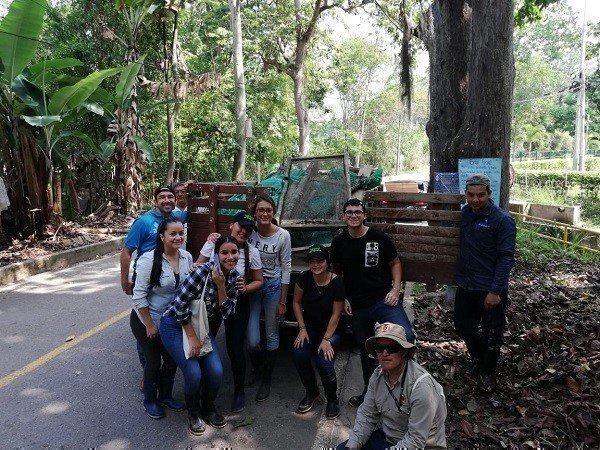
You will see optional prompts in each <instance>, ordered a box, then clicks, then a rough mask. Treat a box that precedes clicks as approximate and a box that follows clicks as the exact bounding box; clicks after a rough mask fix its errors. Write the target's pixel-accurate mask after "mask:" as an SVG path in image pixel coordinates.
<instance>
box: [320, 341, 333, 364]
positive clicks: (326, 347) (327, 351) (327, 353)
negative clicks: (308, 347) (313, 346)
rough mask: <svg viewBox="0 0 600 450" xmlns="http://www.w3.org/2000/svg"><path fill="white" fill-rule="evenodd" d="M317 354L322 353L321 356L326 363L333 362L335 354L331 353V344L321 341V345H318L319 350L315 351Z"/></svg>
mask: <svg viewBox="0 0 600 450" xmlns="http://www.w3.org/2000/svg"><path fill="white" fill-rule="evenodd" d="M319 352H323V356H324V357H325V360H326V361H333V357H334V356H335V352H334V351H333V346H332V345H331V342H329V341H327V340H325V339H323V340H322V341H321V345H319V348H318V349H317V353H319Z"/></svg>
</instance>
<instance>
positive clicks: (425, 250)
mask: <svg viewBox="0 0 600 450" xmlns="http://www.w3.org/2000/svg"><path fill="white" fill-rule="evenodd" d="M394 243H395V244H396V248H397V249H398V252H399V253H415V254H416V253H420V254H432V255H449V256H458V251H459V247H458V246H449V245H427V244H416V243H414V242H402V240H401V239H399V240H397V241H396V242H394Z"/></svg>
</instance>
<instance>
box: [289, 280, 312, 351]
mask: <svg viewBox="0 0 600 450" xmlns="http://www.w3.org/2000/svg"><path fill="white" fill-rule="evenodd" d="M303 295H304V290H303V289H302V288H301V287H300V286H298V283H296V286H295V287H294V303H293V305H294V316H296V322H298V336H297V337H296V340H295V341H294V347H296V348H300V347H302V345H304V341H306V342H310V340H309V339H308V332H307V331H306V324H305V323H304V315H303V314H302V296H303Z"/></svg>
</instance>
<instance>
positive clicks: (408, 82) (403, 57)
mask: <svg viewBox="0 0 600 450" xmlns="http://www.w3.org/2000/svg"><path fill="white" fill-rule="evenodd" d="M403 4H404V8H403V9H404V13H403V17H402V20H401V23H402V43H401V46H400V67H401V69H400V86H401V91H402V92H401V95H400V99H401V101H402V118H403V122H404V124H405V125H407V126H408V127H410V126H411V125H412V70H411V59H410V40H411V39H412V30H411V28H410V25H409V23H408V16H407V13H406V2H403Z"/></svg>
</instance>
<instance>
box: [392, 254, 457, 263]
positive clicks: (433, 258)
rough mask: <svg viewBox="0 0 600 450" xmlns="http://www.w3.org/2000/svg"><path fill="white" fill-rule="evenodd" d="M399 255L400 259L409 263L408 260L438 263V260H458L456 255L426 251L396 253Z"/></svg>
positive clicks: (449, 261)
mask: <svg viewBox="0 0 600 450" xmlns="http://www.w3.org/2000/svg"><path fill="white" fill-rule="evenodd" d="M398 255H399V256H400V261H402V262H403V263H404V262H405V261H406V262H408V263H409V264H410V261H420V262H430V263H438V262H448V263H451V262H456V261H457V260H458V257H457V256H450V255H430V254H426V253H408V252H400V253H398Z"/></svg>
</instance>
